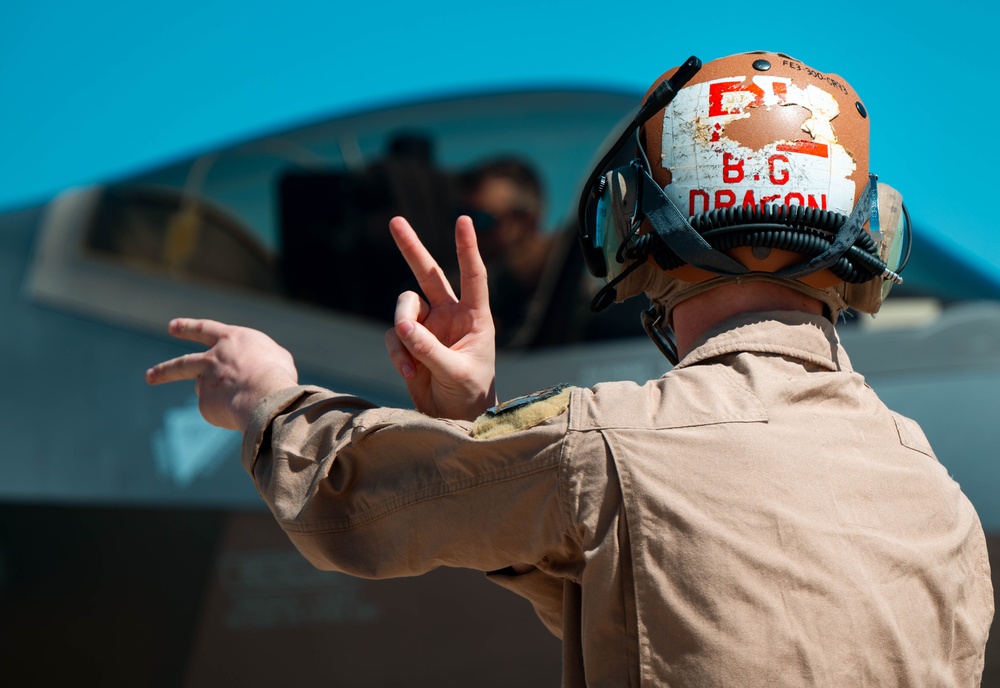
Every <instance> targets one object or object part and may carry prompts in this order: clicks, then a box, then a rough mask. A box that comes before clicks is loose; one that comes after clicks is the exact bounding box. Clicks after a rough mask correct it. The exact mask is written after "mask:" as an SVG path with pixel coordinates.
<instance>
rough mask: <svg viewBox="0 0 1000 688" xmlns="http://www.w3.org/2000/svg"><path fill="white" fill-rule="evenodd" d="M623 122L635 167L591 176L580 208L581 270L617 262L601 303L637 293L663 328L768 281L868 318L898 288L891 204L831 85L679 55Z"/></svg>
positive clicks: (757, 62)
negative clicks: (717, 290)
mask: <svg viewBox="0 0 1000 688" xmlns="http://www.w3.org/2000/svg"><path fill="white" fill-rule="evenodd" d="M632 126H633V127H635V128H640V129H639V135H638V146H639V151H638V152H639V154H640V155H641V156H642V157H641V159H640V160H637V161H635V162H633V164H632V165H631V166H629V167H619V168H616V169H613V170H608V169H607V166H606V165H605V169H601V170H595V173H594V174H592V175H591V179H592V180H594V181H595V182H596V183H595V184H594V185H593V186H592V188H591V189H588V190H586V191H585V195H584V198H582V199H581V241H582V242H583V243H584V244H585V246H584V251H585V255H588V251H589V256H588V265H591V268H592V272H595V270H594V267H593V266H594V265H595V264H596V265H598V270H597V272H598V273H599V272H600V268H601V266H600V263H601V260H600V259H599V253H601V254H602V255H603V260H604V262H605V264H606V265H607V264H611V263H614V262H615V260H617V262H618V263H619V265H617V266H615V265H611V269H610V270H606V272H611V273H613V276H614V278H615V281H616V282H617V283H616V285H615V287H616V289H617V293H615V294H614V297H615V300H617V301H621V300H624V299H625V298H628V297H629V296H632V295H634V294H637V293H639V292H643V291H645V292H646V293H647V294H649V295H650V297H651V298H652V299H653V301H654V303H655V304H657V305H658V306H659V307H660V315H661V317H662V318H663V319H664V322H669V311H670V310H671V309H672V308H673V306H674V305H676V304H677V303H679V302H680V301H683V300H684V299H686V298H688V297H690V296H693V295H694V294H696V293H700V292H702V291H705V290H706V289H710V288H713V287H714V286H717V285H719V284H722V283H728V282H733V281H746V280H767V281H773V280H780V281H781V282H782V283H783V284H786V285H788V286H791V287H793V288H796V289H798V290H800V291H803V292H805V293H808V294H809V295H811V296H814V297H816V298H819V299H821V300H822V301H824V302H825V303H826V304H827V305H828V306H829V311H830V314H831V317H833V318H834V319H835V318H836V316H837V315H838V314H839V312H840V311H841V310H843V309H844V308H846V307H848V306H851V307H853V308H855V309H857V310H860V311H863V312H867V313H874V312H876V311H877V310H878V308H879V306H880V305H881V300H882V297H883V295H884V294H883V283H887V284H891V283H892V282H899V281H901V279H900V278H899V275H898V274H897V271H898V269H899V268H898V266H899V262H900V255H899V254H900V246H901V244H902V239H903V237H904V235H906V234H908V232H907V231H905V226H904V225H905V224H906V216H905V210H904V209H903V207H902V198H901V196H900V195H899V194H898V192H896V191H895V190H893V189H891V188H890V187H888V186H886V185H884V184H880V183H876V181H875V177H874V176H872V175H870V174H869V160H868V148H869V147H868V141H869V134H868V132H869V123H868V112H867V110H866V108H865V106H864V104H863V103H862V102H861V99H860V98H859V97H858V95H857V93H855V92H854V90H853V89H852V88H851V86H850V85H849V84H847V82H846V81H844V79H842V78H841V77H839V76H837V75H835V74H826V73H823V72H820V71H817V70H815V69H812V68H811V67H809V66H807V65H805V64H803V63H802V62H799V61H798V60H795V59H793V58H791V57H789V56H787V55H784V54H781V53H768V52H753V53H744V54H740V55H732V56H730V57H725V58H721V59H718V60H714V61H712V62H709V63H707V64H705V65H704V66H701V65H700V62H699V61H698V60H697V59H696V58H692V59H691V60H689V61H688V62H687V63H685V65H683V66H681V67H679V68H675V69H671V70H670V71H668V72H666V73H665V74H663V75H662V76H661V77H659V78H658V79H657V80H656V81H655V82H654V83H653V85H652V86H651V87H650V89H649V91H648V92H647V93H646V97H645V98H644V101H643V107H642V108H640V113H639V115H637V117H636V119H635V120H634V121H633V124H632ZM626 133H627V132H626ZM625 138H626V137H625V133H623V136H622V138H620V139H619V144H623V143H624V141H625ZM611 157H612V156H611V154H610V153H609V155H608V156H605V159H604V160H603V161H602V165H603V164H604V163H606V162H608V161H609V160H610V159H611ZM588 194H589V196H588ZM589 198H596V199H597V200H594V201H591V200H588V199H589ZM591 218H593V219H591ZM588 223H589V225H593V230H590V229H589V228H588V226H587V225H588ZM897 230H898V231H897ZM609 235H610V236H612V238H613V239H616V240H617V243H616V241H609V239H608V237H609ZM588 242H589V244H588ZM595 247H601V249H602V252H599V251H598V250H597V248H595ZM609 247H610V248H609ZM605 296H607V295H606V294H605ZM604 301H605V302H607V301H609V299H608V298H605V299H604ZM595 303H596V301H595Z"/></svg>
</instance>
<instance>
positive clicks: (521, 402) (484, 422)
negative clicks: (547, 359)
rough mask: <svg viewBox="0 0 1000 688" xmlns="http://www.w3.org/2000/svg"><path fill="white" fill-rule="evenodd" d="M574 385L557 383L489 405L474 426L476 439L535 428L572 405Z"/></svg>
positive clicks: (485, 438)
mask: <svg viewBox="0 0 1000 688" xmlns="http://www.w3.org/2000/svg"><path fill="white" fill-rule="evenodd" d="M572 391H573V388H572V387H570V386H568V385H564V384H563V385H556V386H555V387H550V388H548V389H543V390H541V391H538V392H534V393H532V394H526V395H524V396H522V397H517V398H516V399H511V400H510V401H505V402H503V403H502V404H497V405H496V406H494V407H492V408H490V409H487V410H486V413H484V414H483V415H481V416H479V418H477V419H476V422H475V424H473V426H472V436H473V437H475V438H476V439H477V440H488V439H490V438H492V437H499V436H501V435H507V434H510V433H513V432H517V431H519V430H527V429H528V428H533V427H535V426H536V425H538V424H539V423H542V422H544V421H546V420H548V419H549V418H554V417H555V416H558V415H559V414H561V413H565V412H566V409H568V408H569V395H570V392H572Z"/></svg>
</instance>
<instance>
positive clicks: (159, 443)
mask: <svg viewBox="0 0 1000 688" xmlns="http://www.w3.org/2000/svg"><path fill="white" fill-rule="evenodd" d="M640 96H641V94H638V93H633V92H627V91H609V90H583V89H567V90H531V91H510V92H489V93H486V92H484V93H478V94H471V95H465V96H455V97H450V98H444V99H436V100H430V101H424V102H413V103H405V104H399V105H395V106H391V107H381V108H378V109H374V110H370V111H358V112H354V113H350V114H347V115H342V116H336V117H333V118H330V119H327V120H324V121H318V122H314V123H311V124H308V125H304V126H298V127H294V128H290V129H288V130H285V131H277V132H274V133H272V134H270V135H266V136H262V137H259V138H255V139H253V140H248V141H244V142H240V143H236V144H233V145H227V146H224V147H220V148H218V149H214V150H207V151H204V152H203V153H201V154H199V155H197V156H192V157H187V158H184V159H178V160H175V161H173V162H171V163H169V164H165V165H162V166H158V167H155V168H153V169H149V170H146V171H143V172H141V173H138V174H134V175H131V176H128V177H125V178H118V179H108V180H106V181H105V182H104V183H101V184H96V185H92V186H86V187H78V188H69V189H66V190H64V191H63V192H62V193H60V194H58V195H56V196H55V197H53V198H51V199H49V200H48V201H47V202H45V203H44V204H41V205H37V206H32V207H25V208H22V209H18V210H13V211H10V212H6V213H4V214H3V215H0V261H2V269H0V285H2V286H0V301H2V303H3V313H4V314H5V321H6V322H5V328H4V331H5V334H4V336H2V337H0V370H2V379H3V380H4V382H5V383H6V387H7V394H5V395H4V402H3V413H0V428H2V430H3V436H4V437H5V438H6V441H7V445H6V446H7V447H8V449H7V451H6V452H5V453H4V455H3V457H2V458H0V464H2V467H3V471H2V474H3V476H4V477H3V479H2V480H0V515H2V516H0V528H2V529H0V594H2V602H0V611H2V613H3V618H4V619H5V623H4V627H5V629H4V631H3V633H4V634H5V640H6V642H4V643H2V644H0V646H3V647H5V648H6V649H5V650H4V653H3V656H4V663H5V666H27V665H31V666H34V667H36V668H35V669H34V670H35V671H42V672H43V673H44V672H48V673H45V675H46V676H50V677H51V678H52V679H53V680H59V679H62V678H65V679H66V680H74V681H77V682H80V681H83V682H84V683H87V679H88V678H93V679H95V680H96V681H97V682H98V683H102V684H104V685H117V684H118V683H122V684H130V685H132V684H135V683H138V684H142V685H154V686H155V685H164V686H168V685H169V686H176V685H183V686H202V685H244V686H254V685H265V684H271V685H273V684H275V683H276V682H277V683H278V684H292V683H294V684H296V685H313V684H317V685H318V684H319V683H320V682H321V681H323V682H324V683H325V681H326V680H328V679H329V678H330V677H331V676H335V677H336V681H337V684H345V685H397V684H403V683H407V684H412V683H414V682H416V683H419V684H421V685H423V684H427V685H438V686H444V685H456V686H457V685H468V684H469V682H470V679H469V677H470V676H472V675H474V676H475V677H476V681H475V684H476V685H480V686H484V685H490V686H491V685H497V686H500V685H507V684H510V683H514V682H516V683H518V684H520V685H554V684H556V683H557V682H558V680H559V678H558V677H559V667H560V662H559V644H558V642H557V641H556V640H555V639H554V638H551V637H549V636H548V635H547V634H546V633H545V631H544V629H543V628H542V626H541V624H539V623H538V622H537V620H536V619H534V618H533V614H532V613H531V610H530V607H529V606H528V605H527V604H526V603H520V602H515V603H510V602H509V599H508V597H507V596H506V593H504V592H502V591H494V590H492V589H491V586H489V585H487V584H485V583H484V582H482V581H479V580H478V579H477V577H476V576H474V575H471V576H470V575H468V572H455V571H440V572H435V573H434V574H432V575H430V576H428V577H426V578H422V579H419V580H411V581H380V582H372V581H360V580H356V579H351V578H347V577H344V576H340V575H337V574H329V573H323V572H317V571H314V570H312V569H311V567H310V566H309V565H308V564H307V563H306V562H305V561H304V560H303V559H301V557H299V556H298V555H297V553H296V552H295V551H294V550H293V549H292V548H291V546H290V545H289V543H288V542H287V540H286V539H285V538H284V536H283V534H282V533H281V531H280V530H278V529H277V526H276V525H275V524H274V523H273V521H272V520H271V519H270V516H269V514H267V512H266V510H265V507H264V505H263V503H262V501H261V500H260V498H259V497H258V495H257V494H256V492H255V490H254V487H253V484H252V482H251V481H250V479H249V478H248V477H247V476H246V475H245V474H244V472H243V469H242V467H241V465H240V460H239V453H240V436H239V435H238V434H236V433H231V432H227V431H224V430H219V429H217V428H213V427H212V426H210V425H208V424H207V423H205V422H204V421H203V420H202V419H201V417H200V415H199V413H198V408H197V399H196V397H195V395H194V391H193V389H192V388H191V387H190V386H187V385H170V386H167V387H159V388H155V389H154V388H150V387H148V386H147V385H146V384H145V382H144V380H143V373H144V371H145V369H146V368H147V367H149V366H150V365H152V364H154V363H156V362H159V361H162V360H165V359H167V358H170V357H173V356H176V355H180V354H182V353H184V352H186V351H191V350H194V349H193V348H192V347H191V346H189V345H187V344H185V343H182V342H177V341H174V340H171V339H170V338H169V337H167V335H166V324H167V322H168V321H169V320H170V319H171V318H172V317H176V316H182V315H183V316H190V317H206V318H212V319H216V320H221V321H224V322H229V323H235V324H242V325H247V326H251V327H256V328H258V329H261V330H263V331H265V332H267V333H268V334H270V335H271V336H272V337H274V338H275V339H276V340H277V341H278V342H280V343H281V344H283V345H284V346H285V347H287V348H288V349H289V350H290V351H291V352H292V353H293V355H294V356H295V358H296V361H297V363H298V365H299V368H300V373H301V377H302V379H303V381H304V382H309V383H316V384H320V385H325V386H329V387H332V388H334V389H337V390H343V391H350V392H353V393H356V394H358V395H359V396H362V397H365V398H368V399H371V400H372V401H375V402H377V403H382V404H390V405H401V406H408V405H409V399H408V397H407V395H406V391H405V388H404V386H403V384H402V381H401V380H400V379H399V377H398V376H397V375H396V374H395V372H394V371H393V369H392V367H391V365H390V363H389V360H388V357H387V355H386V353H385V348H384V343H383V342H384V333H385V330H386V329H387V328H388V327H389V326H390V325H391V322H392V313H393V308H394V306H395V296H396V295H397V294H398V293H399V292H400V291H402V290H405V289H411V288H416V285H415V283H414V282H413V280H412V277H411V276H410V275H409V272H408V270H407V268H406V265H405V263H404V262H403V261H402V259H401V258H400V257H399V256H398V254H397V252H396V251H395V248H394V246H393V244H392V241H391V238H390V237H389V234H388V230H387V223H388V220H389V218H391V217H392V216H393V215H397V214H401V215H404V216H406V217H408V218H409V219H410V220H411V222H412V223H413V225H414V226H415V228H416V229H417V231H418V232H419V233H420V235H421V236H422V238H423V239H424V241H425V243H426V244H427V245H428V246H429V247H430V248H431V250H432V252H434V253H435V255H436V256H438V257H439V260H440V261H441V264H442V267H443V268H444V269H445V271H446V272H448V273H449V274H452V275H454V274H455V270H456V266H455V265H454V248H453V245H452V244H451V242H452V238H453V227H454V220H455V218H456V217H457V216H458V215H459V214H461V213H467V214H470V215H471V216H472V217H473V219H474V220H475V221H476V223H477V228H478V232H479V236H480V242H481V244H482V246H483V247H484V252H486V253H487V263H488V267H489V269H490V276H491V279H490V284H491V288H492V296H491V303H492V306H493V309H494V311H495V312H496V313H497V314H498V337H499V340H498V342H499V346H500V348H499V356H498V364H497V369H498V387H499V394H500V397H501V398H502V399H503V398H509V397H514V396H517V395H520V394H525V393H529V392H532V391H534V390H538V389H542V388H546V387H549V386H552V385H555V384H559V383H569V384H574V385H591V384H594V383H596V382H599V381H601V380H608V379H633V380H636V381H644V380H647V379H651V378H654V377H658V376H660V375H662V374H663V373H664V372H665V371H666V370H668V369H669V363H668V362H667V361H666V360H665V359H664V358H663V357H662V356H661V354H660V353H659V351H658V350H657V349H656V347H654V346H653V345H652V344H651V343H650V342H649V341H648V339H647V338H646V335H645V333H644V332H643V329H642V326H641V324H640V318H639V313H640V311H641V310H642V307H643V304H639V303H636V304H632V303H631V302H626V303H623V304H618V305H615V306H613V307H612V308H610V309H608V310H606V311H604V312H602V313H601V314H599V315H595V314H593V313H591V312H590V309H589V305H588V304H589V303H590V300H591V297H592V296H593V295H594V293H595V292H596V291H597V289H598V287H599V286H600V285H599V284H596V283H595V282H594V280H593V279H592V278H590V277H589V275H588V274H587V271H586V268H585V266H584V263H583V260H582V257H581V255H580V252H579V249H578V246H577V230H576V215H575V209H576V202H577V199H578V197H579V194H580V192H581V185H582V184H583V181H584V179H585V178H586V175H587V173H588V172H589V170H590V167H591V166H592V164H593V163H594V161H595V160H597V159H598V158H599V157H600V153H601V152H602V150H603V147H604V146H606V145H607V143H608V142H607V141H606V137H607V136H608V135H609V134H610V133H612V132H615V131H617V130H618V129H619V128H620V127H619V123H620V122H621V121H623V120H625V119H627V118H629V117H630V116H631V113H632V109H633V108H634V107H635V105H636V103H637V102H638V101H639V98H640ZM624 154H631V153H630V152H629V151H625V152H624ZM497 170H519V171H518V172H516V173H511V174H513V175H514V176H515V177H517V179H520V180H521V181H519V182H518V184H519V185H520V186H519V187H518V188H519V189H520V190H521V191H522V192H523V193H521V194H520V195H519V197H518V198H517V199H515V200H513V201H510V202H509V203H507V204H506V205H504V204H503V203H501V202H500V201H497V199H495V198H494V199H485V200H484V198H483V197H482V194H481V193H480V191H482V188H483V187H482V181H483V179H484V178H486V177H488V176H489V175H490V174H493V173H495V172H496V171H497ZM518 175H520V176H518ZM501 176H502V175H501ZM508 176H510V175H508ZM525 177H527V178H528V179H529V180H534V181H527V182H525V181H523V180H524V178H525ZM886 181H888V182H890V183H891V182H892V180H886ZM532 189H534V191H532ZM901 190H902V191H903V193H904V196H905V189H901ZM508 200H510V199H508ZM912 221H913V226H914V232H913V235H914V238H913V243H912V253H911V256H910V259H909V262H908V265H907V267H906V269H905V271H904V272H903V275H902V276H903V278H904V281H903V283H902V284H901V285H899V286H896V287H894V289H893V293H892V295H891V296H890V297H889V299H888V300H887V302H886V304H885V306H884V308H883V311H882V312H881V313H880V314H879V315H878V316H877V317H875V318H872V317H871V316H867V315H862V314H848V315H847V316H846V319H845V321H844V322H843V323H841V325H840V327H839V330H840V333H841V338H842V340H843V342H844V344H845V347H846V349H847V351H848V352H849V354H850V356H851V359H852V362H853V364H854V366H855V368H856V369H857V370H858V371H859V372H861V373H862V374H863V375H865V377H866V378H867V380H868V382H869V384H870V385H871V386H872V387H873V388H874V389H875V390H876V391H877V392H878V393H879V395H880V396H881V397H882V398H883V399H884V400H885V401H886V402H887V403H888V404H889V406H890V407H892V408H894V409H895V410H897V411H899V412H901V413H903V414H905V415H908V416H911V417H913V418H915V419H916V420H917V421H919V422H920V424H921V425H922V426H923V427H924V429H925V431H926V432H927V435H928V437H929V439H930V440H931V443H932V444H933V446H934V447H935V449H936V452H937V454H938V458H939V459H940V461H941V462H942V464H943V465H944V466H945V467H946V468H947V469H948V471H949V472H950V473H951V474H952V475H953V476H954V477H955V479H956V480H958V481H959V483H961V485H962V487H963V489H964V490H965V492H966V493H967V494H968V495H969V497H970V498H971V499H972V501H973V502H974V503H975V505H976V507H977V509H978V511H979V514H980V517H981V519H982V521H983V523H984V526H985V527H986V529H987V532H988V534H989V535H990V536H991V545H992V546H993V547H994V548H996V547H997V546H1000V540H998V538H1000V502H998V501H997V499H996V495H997V494H1000V465H998V463H997V462H996V461H994V460H993V459H994V456H995V448H996V447H997V446H1000V412H998V401H1000V395H998V392H997V390H1000V278H998V277H997V276H996V275H995V274H990V273H988V272H986V271H984V270H983V269H981V268H979V267H978V266H976V265H974V264H973V263H972V262H970V261H969V260H967V259H965V258H964V255H965V254H964V253H963V252H962V250H961V249H960V247H958V246H954V245H951V244H949V243H948V241H947V240H946V239H944V238H942V237H944V236H946V234H945V233H944V232H941V231H932V230H935V229H941V228H932V227H926V226H924V225H923V224H922V221H921V218H920V217H914V218H912ZM53 638H56V639H57V642H58V649H59V653H58V654H62V655H63V656H68V657H70V658H72V661H71V662H70V663H69V664H68V665H67V666H68V668H66V669H65V670H63V669H60V668H58V666H56V665H55V664H53V663H52V662H49V661H47V660H46V659H44V658H47V657H49V653H50V652H51V650H52V645H53V642H54V640H53ZM15 647H16V648H17V650H16V651H13V650H12V649H11V648H15ZM389 647H391V648H392V652H391V653H390V652H388V650H387V649H386V648H389ZM400 648H403V649H402V650H400ZM390 654H391V656H392V657H393V659H392V661H390V660H389V659H387V657H388V656H389V655H390ZM445 656H447V661H443V658H444V657H445ZM334 657H336V659H333V658H334ZM109 658H110V659H109ZM456 658H457V659H456ZM38 667H41V669H39V668H38ZM991 667H997V662H996V661H993V662H988V665H987V679H988V678H989V676H990V675H991V674H990V671H991V670H992V671H993V672H995V673H994V674H993V675H996V672H1000V667H997V668H994V669H991ZM484 676H486V677H487V678H486V679H485V680H483V677H484ZM414 677H419V680H416V681H415V680H414ZM128 679H133V681H132V683H129V681H128ZM984 685H988V683H987V682H986V680H984Z"/></svg>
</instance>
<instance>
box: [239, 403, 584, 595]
mask: <svg viewBox="0 0 1000 688" xmlns="http://www.w3.org/2000/svg"><path fill="white" fill-rule="evenodd" d="M566 415H567V414H565V413H562V414H559V415H555V416H553V417H550V418H547V419H546V420H544V421H542V422H539V423H538V424H536V425H534V426H532V427H530V428H527V429H524V430H520V431H518V432H510V433H506V434H501V435H499V436H494V437H489V438H486V439H481V438H477V437H476V436H475V433H474V432H473V424H472V423H469V422H465V421H450V420H442V419H434V418H430V417H428V416H425V415H423V414H420V413H418V412H416V411H408V410H401V409H389V408H377V407H373V406H372V405H371V404H369V403H368V402H365V401H363V400H360V399H358V398H356V397H352V396H348V395H343V394H337V393H335V392H331V391H328V390H324V389H321V388H318V387H296V388H292V389H288V390H283V391H281V392H277V393H275V394H272V395H271V396H269V397H267V398H266V399H264V400H263V401H262V402H261V403H260V404H259V405H258V407H257V408H256V409H255V412H254V415H253V418H252V420H251V422H250V425H249V426H248V428H247V430H246V433H245V437H244V442H243V463H244V467H245V468H246V470H247V471H248V472H249V473H250V475H251V476H252V477H253V480H254V483H255V484H256V486H257V489H258V491H259V492H260V494H261V496H262V497H263V498H264V500H265V502H266V503H267V504H268V506H269V507H270V509H271V511H272V513H273V514H274V517H275V518H276V519H277V521H278V523H279V524H280V525H281V527H282V528H283V529H284V530H285V532H286V533H287V534H288V536H289V538H290V539H291V541H292V542H293V543H294V544H295V546H296V547H297V548H298V549H299V551H301V552H302V554H303V555H304V556H305V557H306V558H307V559H308V560H309V561H310V562H312V563H313V564H314V565H315V566H317V567H319V568H322V569H329V570H336V571H342V572H344V573H348V574H352V575H356V576H362V577H366V578H383V577H393V576H409V575H418V574H421V573H424V572H426V571H429V570H431V569H433V568H436V567H437V566H460V567H465V568H472V569H478V570H481V571H494V570H499V569H503V568H504V567H506V566H508V565H510V564H512V563H514V562H529V563H532V562H537V561H540V560H542V559H543V558H544V557H546V556H549V557H551V556H556V557H566V556H571V554H570V553H571V552H572V551H573V550H574V549H576V550H578V549H579V547H578V545H577V544H576V543H575V542H574V539H573V534H572V529H571V528H569V527H568V526H567V519H566V516H565V513H566V512H565V510H564V508H563V505H562V503H561V497H560V483H559V480H560V470H559V468H560V462H561V461H562V454H563V445H564V438H565V435H566V429H567V420H566Z"/></svg>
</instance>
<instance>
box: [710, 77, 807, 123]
mask: <svg viewBox="0 0 1000 688" xmlns="http://www.w3.org/2000/svg"><path fill="white" fill-rule="evenodd" d="M770 86H771V92H772V93H773V94H774V95H775V97H776V98H777V99H778V102H780V103H784V102H786V100H787V97H788V85H787V84H785V83H784V82H781V81H772V82H771V83H770ZM726 93H752V94H753V101H752V102H750V103H747V105H746V106H747V107H760V106H761V105H763V104H764V89H762V88H761V87H760V86H758V85H757V84H756V83H754V82H753V81H751V82H750V83H749V84H748V85H746V86H744V85H743V82H742V81H716V82H715V83H713V84H709V86H708V116H709V117H719V116H721V115H740V114H743V111H742V110H741V109H740V108H738V107H735V108H732V109H729V108H727V107H726V106H725V103H724V102H723V100H724V98H725V94H726Z"/></svg>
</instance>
